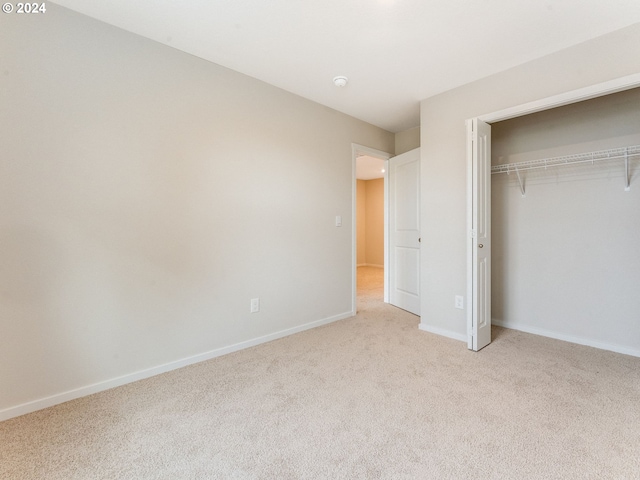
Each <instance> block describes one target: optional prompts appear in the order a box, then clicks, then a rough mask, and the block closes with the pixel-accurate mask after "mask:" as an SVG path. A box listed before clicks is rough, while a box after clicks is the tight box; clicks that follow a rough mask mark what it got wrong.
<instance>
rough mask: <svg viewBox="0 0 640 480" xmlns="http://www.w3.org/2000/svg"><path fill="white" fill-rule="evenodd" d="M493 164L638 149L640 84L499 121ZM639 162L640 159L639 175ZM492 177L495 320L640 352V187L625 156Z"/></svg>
mask: <svg viewBox="0 0 640 480" xmlns="http://www.w3.org/2000/svg"><path fill="white" fill-rule="evenodd" d="M492 141H493V144H492V153H493V162H494V163H511V162H520V161H526V160H535V159H542V158H549V157H555V156H560V155H571V154H576V153H582V152H589V151H598V150H605V149H611V148H619V147H626V146H631V145H640V88H637V89H634V90H629V91H626V92H621V93H617V94H614V95H607V96H604V97H600V98H596V99H593V100H589V101H586V102H581V103H576V104H573V105H569V106H566V107H561V108H555V109H553V110H547V111H544V112H540V113H536V114H533V115H527V116H523V117H519V118H515V119H512V120H508V121H504V122H498V123H495V124H493V125H492ZM639 168H640V156H638V157H633V158H632V161H631V171H632V172H634V171H638V169H639ZM521 175H522V178H523V180H524V182H525V188H526V190H525V192H526V196H525V197H524V198H523V197H522V195H521V192H520V187H519V185H518V183H517V179H516V178H515V175H510V176H507V175H493V181H492V207H493V208H492V214H493V217H492V222H493V223H492V224H493V228H492V234H493V238H492V248H493V258H492V266H493V269H492V274H493V276H492V286H493V290H492V294H493V295H492V316H493V318H494V322H495V323H498V324H501V325H505V326H510V327H513V328H518V329H523V330H527V331H532V332H535V333H542V334H548V335H552V336H560V337H561V338H566V339H573V338H577V339H585V340H589V341H591V342H592V343H601V344H605V345H609V346H618V347H627V348H634V347H635V348H636V350H640V325H638V321H637V320H638V318H639V315H640V313H639V312H640V295H637V293H636V287H637V286H638V285H640V253H639V251H638V232H640V214H639V213H638V209H639V207H640V184H638V183H639V182H638V179H637V178H636V179H634V180H635V182H634V184H633V185H632V188H631V190H630V191H629V192H625V191H624V185H625V180H624V161H623V160H616V161H612V162H606V163H598V164H596V165H591V164H585V165H575V166H566V167H561V168H553V169H549V170H546V171H545V170H532V171H527V172H522V174H521Z"/></svg>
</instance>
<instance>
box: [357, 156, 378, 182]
mask: <svg viewBox="0 0 640 480" xmlns="http://www.w3.org/2000/svg"><path fill="white" fill-rule="evenodd" d="M382 177H384V160H382V159H380V158H375V157H370V156H368V155H360V156H359V157H358V158H356V178H357V179H358V180H373V179H375V178H382Z"/></svg>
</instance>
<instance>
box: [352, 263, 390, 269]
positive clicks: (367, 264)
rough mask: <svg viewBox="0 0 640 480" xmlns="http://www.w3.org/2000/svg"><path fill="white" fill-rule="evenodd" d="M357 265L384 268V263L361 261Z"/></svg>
mask: <svg viewBox="0 0 640 480" xmlns="http://www.w3.org/2000/svg"><path fill="white" fill-rule="evenodd" d="M356 267H374V268H384V265H377V264H375V263H359V264H358V265H356Z"/></svg>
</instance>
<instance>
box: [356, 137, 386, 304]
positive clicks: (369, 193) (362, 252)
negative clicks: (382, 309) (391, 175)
mask: <svg viewBox="0 0 640 480" xmlns="http://www.w3.org/2000/svg"><path fill="white" fill-rule="evenodd" d="M390 157H391V154H389V153H386V152H381V151H378V150H375V149H371V148H368V147H363V146H361V145H354V147H353V192H354V196H353V198H354V201H353V209H354V218H355V221H354V232H353V239H354V241H353V280H354V284H353V312H354V314H355V312H356V298H357V294H358V292H357V289H358V280H357V279H358V275H360V276H361V278H362V275H363V274H366V275H367V278H368V280H367V282H370V281H371V280H372V279H375V278H378V279H380V278H381V279H382V282H383V289H382V292H383V298H381V300H384V301H385V302H387V301H388V293H387V285H388V283H387V275H386V273H387V241H386V237H387V231H388V230H387V218H388V216H387V198H388V197H387V191H388V184H387V168H388V160H389V158H390ZM367 272H368V274H367ZM374 283H375V282H374ZM377 291H380V289H378V290H377Z"/></svg>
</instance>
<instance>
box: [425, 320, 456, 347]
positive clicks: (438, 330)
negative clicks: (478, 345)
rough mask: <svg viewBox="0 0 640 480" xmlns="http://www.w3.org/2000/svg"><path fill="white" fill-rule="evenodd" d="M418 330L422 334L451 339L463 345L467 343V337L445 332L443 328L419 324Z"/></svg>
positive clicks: (448, 331)
mask: <svg viewBox="0 0 640 480" xmlns="http://www.w3.org/2000/svg"><path fill="white" fill-rule="evenodd" d="M418 328H419V329H420V330H422V331H424V332H429V333H435V334H436V335H440V336H442V337H447V338H453V339H454V340H460V341H461V342H465V343H466V341H467V336H466V335H464V334H460V333H457V332H454V331H452V330H446V329H444V328H438V327H432V326H431V325H427V324H426V323H422V322H420V324H419V325H418Z"/></svg>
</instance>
